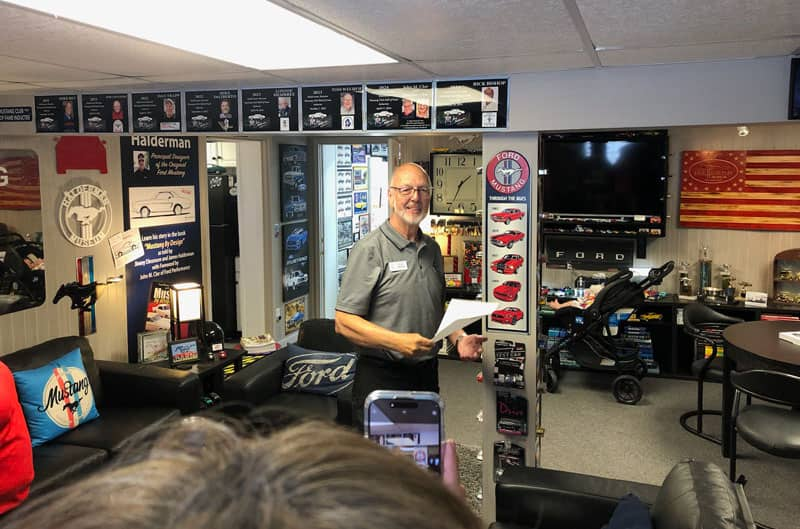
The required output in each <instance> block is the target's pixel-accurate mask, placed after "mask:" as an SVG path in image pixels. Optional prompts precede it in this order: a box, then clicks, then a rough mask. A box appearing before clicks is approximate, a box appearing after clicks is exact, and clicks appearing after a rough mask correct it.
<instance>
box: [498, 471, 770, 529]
mask: <svg viewBox="0 0 800 529" xmlns="http://www.w3.org/2000/svg"><path fill="white" fill-rule="evenodd" d="M628 493H633V494H635V495H636V496H638V497H639V499H641V500H642V501H643V502H644V503H646V504H647V505H648V506H649V507H650V515H651V521H652V524H653V527H654V529H754V528H755V527H756V525H755V524H754V522H753V518H752V515H751V513H750V507H749V505H748V503H747V499H746V498H745V495H744V490H743V489H742V486H741V485H738V484H734V483H732V482H731V481H730V480H728V477H727V476H726V475H725V473H724V472H723V471H722V470H721V469H720V468H719V467H717V466H715V465H713V464H711V463H704V462H701V461H683V462H681V463H678V464H677V465H675V467H673V469H672V470H671V471H670V473H669V474H668V475H667V477H666V479H665V480H664V482H663V483H662V485H661V486H660V487H658V486H654V485H646V484H644V483H634V482H629V481H620V480H614V479H607V478H601V477H596V476H587V475H583V474H575V473H571V472H562V471H558V470H548V469H541V468H530V467H512V468H508V469H506V470H505V472H504V473H503V475H502V476H501V477H500V478H499V479H498V482H497V485H496V488H495V500H496V518H497V521H496V522H495V523H494V524H492V527H493V528H495V529H522V528H536V529H579V528H587V529H600V528H601V527H603V526H604V525H606V524H607V523H608V522H609V520H610V519H611V515H612V514H613V513H614V509H615V508H616V506H617V504H618V502H619V500H620V499H621V498H622V497H623V496H625V495H626V494H628Z"/></svg>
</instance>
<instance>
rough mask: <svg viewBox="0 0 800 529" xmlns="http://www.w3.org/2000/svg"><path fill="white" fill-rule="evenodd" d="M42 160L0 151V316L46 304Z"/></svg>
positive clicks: (30, 153)
mask: <svg viewBox="0 0 800 529" xmlns="http://www.w3.org/2000/svg"><path fill="white" fill-rule="evenodd" d="M44 299H45V287H44V246H43V245H42V199H41V194H40V191H39V157H38V156H37V155H36V153H35V152H33V151H29V150H9V149H6V150H2V149H0V314H7V313H9V312H16V311H18V310H25V309H29V308H32V307H38V306H39V305H41V304H42V303H44Z"/></svg>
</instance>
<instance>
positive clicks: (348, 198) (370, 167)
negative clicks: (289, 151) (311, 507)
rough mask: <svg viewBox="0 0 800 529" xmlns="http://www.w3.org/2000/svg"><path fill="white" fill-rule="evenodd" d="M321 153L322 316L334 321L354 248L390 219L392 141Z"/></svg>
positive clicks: (327, 149) (333, 148)
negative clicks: (343, 276) (345, 271)
mask: <svg viewBox="0 0 800 529" xmlns="http://www.w3.org/2000/svg"><path fill="white" fill-rule="evenodd" d="M319 154H320V158H319V159H320V164H319V167H320V174H321V179H320V180H321V182H322V185H321V186H320V195H319V196H320V203H321V204H322V207H321V208H319V215H320V217H319V219H318V226H320V227H321V228H322V232H323V233H322V244H323V248H322V250H323V251H322V258H323V263H322V267H321V276H322V277H321V292H322V313H323V314H322V317H324V318H333V317H334V315H335V307H336V298H337V296H338V295H339V283H340V282H341V278H342V274H343V273H344V269H345V267H346V265H347V258H348V256H349V255H350V250H351V249H352V247H353V245H354V244H355V243H356V242H357V241H358V240H360V239H361V238H362V237H364V236H366V235H367V234H368V233H369V232H370V231H372V230H373V229H376V228H377V227H378V226H380V225H381V224H382V223H383V222H384V221H385V220H386V219H387V218H388V214H389V209H388V206H387V204H386V195H387V189H388V186H389V163H388V159H389V149H388V144H387V143H357V144H354V143H337V144H323V145H320V148H319ZM333 219H336V222H331V220H333ZM326 221H327V222H326Z"/></svg>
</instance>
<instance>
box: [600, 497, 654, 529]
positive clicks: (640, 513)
mask: <svg viewBox="0 0 800 529" xmlns="http://www.w3.org/2000/svg"><path fill="white" fill-rule="evenodd" d="M606 529H653V521H652V520H651V519H650V509H649V508H648V507H647V505H645V504H644V503H643V502H642V500H640V499H639V498H637V497H636V496H635V495H633V494H626V495H625V496H623V497H622V499H621V500H620V501H619V503H618V504H617V507H616V508H615V509H614V514H612V515H611V520H609V521H608V525H607V526H606Z"/></svg>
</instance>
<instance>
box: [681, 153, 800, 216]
mask: <svg viewBox="0 0 800 529" xmlns="http://www.w3.org/2000/svg"><path fill="white" fill-rule="evenodd" d="M798 207H800V150H780V151H779V150H772V151H766V150H764V151H684V152H683V155H682V158H681V207H680V225H681V227H684V228H721V229H734V230H770V231H800V215H798V213H797V211H798Z"/></svg>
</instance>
